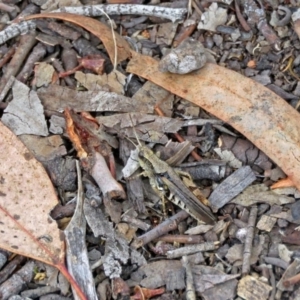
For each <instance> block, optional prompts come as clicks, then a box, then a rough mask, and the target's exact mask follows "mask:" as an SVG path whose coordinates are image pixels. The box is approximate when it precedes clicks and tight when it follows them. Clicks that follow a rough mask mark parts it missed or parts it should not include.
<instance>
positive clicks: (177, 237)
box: [158, 234, 204, 244]
mask: <svg viewBox="0 0 300 300" xmlns="http://www.w3.org/2000/svg"><path fill="white" fill-rule="evenodd" d="M158 240H159V241H163V242H167V243H174V242H176V243H180V244H200V243H203V242H204V238H203V237H202V236H201V235H187V234H174V235H171V234H168V235H164V236H161V237H160V238H159V239H158Z"/></svg>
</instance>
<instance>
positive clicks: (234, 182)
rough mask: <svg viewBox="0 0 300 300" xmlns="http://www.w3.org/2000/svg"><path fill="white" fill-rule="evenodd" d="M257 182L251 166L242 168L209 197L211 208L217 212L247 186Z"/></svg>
mask: <svg viewBox="0 0 300 300" xmlns="http://www.w3.org/2000/svg"><path fill="white" fill-rule="evenodd" d="M255 180H256V176H255V174H254V172H253V171H252V170H251V168H250V167H249V166H245V167H242V168H240V169H238V170H237V171H235V172H234V173H233V174H231V175H230V176H229V177H227V178H226V179H225V180H224V181H223V182H222V183H221V184H219V185H218V186H217V188H216V189H215V190H214V191H213V192H212V194H211V195H210V197H209V201H210V205H211V208H212V210H213V211H214V212H217V211H218V209H219V208H221V207H223V206H224V205H225V204H227V203H228V202H229V201H231V200H232V199H233V198H234V197H235V196H237V195H238V194H239V193H240V192H242V191H243V190H244V189H245V188H246V187H247V186H249V185H250V184H251V183H252V182H254V181H255Z"/></svg>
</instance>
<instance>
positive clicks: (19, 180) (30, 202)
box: [0, 123, 64, 265]
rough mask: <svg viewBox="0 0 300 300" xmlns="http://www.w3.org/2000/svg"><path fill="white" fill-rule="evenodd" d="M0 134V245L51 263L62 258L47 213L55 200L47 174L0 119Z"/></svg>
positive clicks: (59, 239) (59, 240)
mask: <svg viewBox="0 0 300 300" xmlns="http://www.w3.org/2000/svg"><path fill="white" fill-rule="evenodd" d="M0 135H1V143H0V151H1V153H2V154H3V155H1V158H0V191H1V192H0V219H1V222H0V228H1V230H0V247H1V248H3V249H7V250H8V251H11V252H15V253H18V254H21V255H25V256H29V257H32V258H34V259H38V260H41V261H44V262H46V263H48V264H52V265H54V264H56V263H57V262H62V261H63V260H64V239H63V238H62V235H61V233H60V231H59V229H58V228H57V224H56V222H54V221H53V220H52V219H51V218H50V216H49V213H50V211H51V210H52V209H53V208H54V206H56V205H57V204H58V199H57V196H56V192H55V190H54V188H53V186H52V184H51V182H50V180H49V177H48V175H47V173H46V172H45V170H44V168H43V167H42V165H41V164H40V163H39V162H37V161H36V160H35V159H34V157H33V155H32V154H31V153H30V152H29V151H28V149H27V148H26V147H25V146H24V145H23V144H22V143H21V142H20V141H19V140H18V139H17V138H16V136H15V135H14V134H13V133H12V132H11V131H10V130H9V129H8V128H7V127H5V126H4V125H2V123H0ZM55 260H57V261H55Z"/></svg>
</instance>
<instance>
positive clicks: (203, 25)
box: [198, 2, 227, 31]
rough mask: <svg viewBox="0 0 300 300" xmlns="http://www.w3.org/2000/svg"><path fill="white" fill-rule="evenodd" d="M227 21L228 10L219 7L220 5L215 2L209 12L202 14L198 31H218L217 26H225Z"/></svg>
mask: <svg viewBox="0 0 300 300" xmlns="http://www.w3.org/2000/svg"><path fill="white" fill-rule="evenodd" d="M226 21H227V10H226V9H224V8H221V7H218V4H217V3H216V2H213V3H212V4H211V5H210V7H209V8H208V10H207V11H206V12H204V13H203V14H202V16H201V20H200V22H199V24H198V29H205V30H210V31H216V28H217V26H219V25H224V24H225V23H226Z"/></svg>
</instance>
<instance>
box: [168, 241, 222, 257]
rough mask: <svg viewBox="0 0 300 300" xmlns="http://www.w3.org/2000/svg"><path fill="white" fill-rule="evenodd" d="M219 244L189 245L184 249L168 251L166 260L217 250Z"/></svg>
mask: <svg viewBox="0 0 300 300" xmlns="http://www.w3.org/2000/svg"><path fill="white" fill-rule="evenodd" d="M218 245H219V242H205V243H202V244H198V245H190V246H186V247H181V248H178V249H175V250H170V251H168V252H167V258H169V259H173V258H178V257H182V256H183V255H189V254H193V253H196V252H204V251H211V250H215V249H217V248H218Z"/></svg>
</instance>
